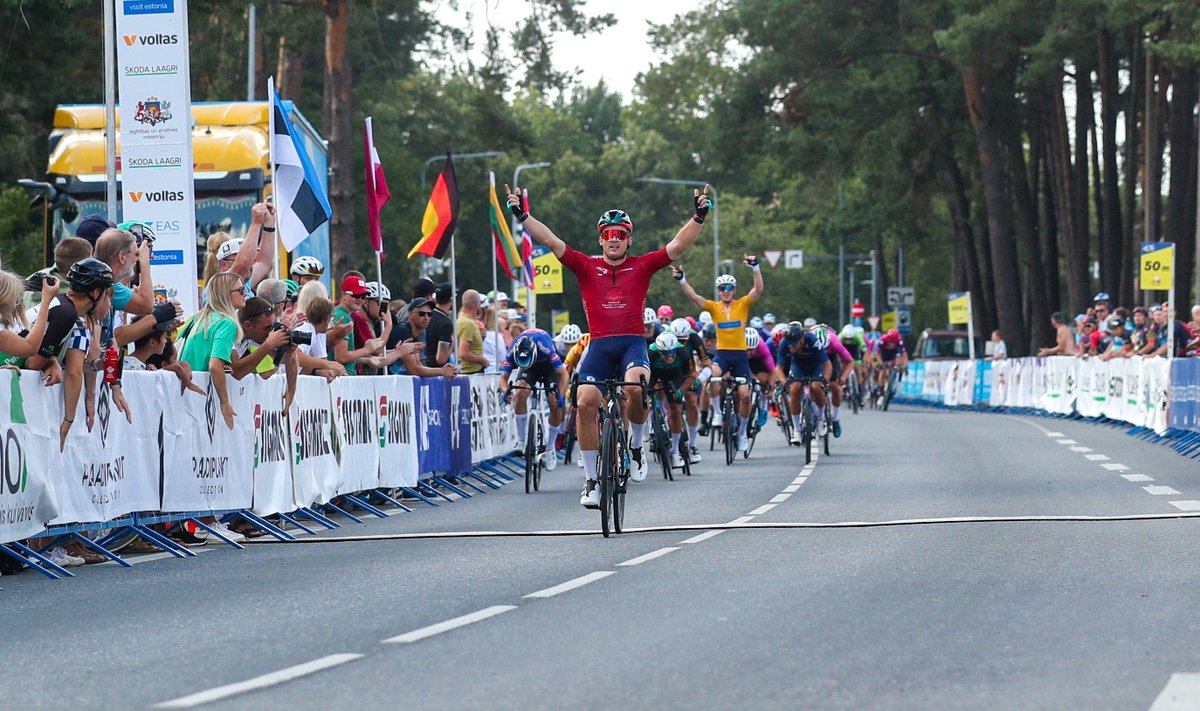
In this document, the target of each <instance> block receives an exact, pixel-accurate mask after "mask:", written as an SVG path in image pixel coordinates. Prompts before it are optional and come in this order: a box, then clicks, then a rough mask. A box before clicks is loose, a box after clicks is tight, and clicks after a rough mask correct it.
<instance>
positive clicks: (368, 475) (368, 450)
mask: <svg viewBox="0 0 1200 711" xmlns="http://www.w3.org/2000/svg"><path fill="white" fill-rule="evenodd" d="M329 390H330V395H331V396H332V397H333V414H334V417H333V421H334V423H335V425H336V427H335V428H334V431H335V432H336V433H337V442H338V459H339V460H340V464H341V472H342V477H341V478H342V480H341V483H340V484H339V485H338V489H337V493H339V494H353V493H354V492H356V491H365V490H367V489H374V488H375V487H377V486H379V455H380V452H381V449H380V445H379V407H378V405H377V404H376V401H375V383H373V382H371V378H338V379H337V380H334V381H333V382H332V383H330V384H329Z"/></svg>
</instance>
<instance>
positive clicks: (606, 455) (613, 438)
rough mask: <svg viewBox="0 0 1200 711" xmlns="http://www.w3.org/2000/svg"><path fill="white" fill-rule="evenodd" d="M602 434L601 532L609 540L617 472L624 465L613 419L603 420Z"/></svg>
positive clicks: (600, 477)
mask: <svg viewBox="0 0 1200 711" xmlns="http://www.w3.org/2000/svg"><path fill="white" fill-rule="evenodd" d="M603 423H604V424H603V427H602V429H601V434H600V454H601V456H600V471H599V472H597V475H598V477H599V480H600V532H601V533H603V534H604V537H605V538H608V537H609V536H610V535H611V534H612V530H613V527H612V513H613V511H612V499H613V492H612V490H613V483H614V482H616V481H617V472H618V471H619V470H620V468H621V466H622V463H621V462H620V461H618V460H620V459H621V450H620V444H619V443H618V441H617V431H616V430H617V427H616V423H615V422H613V421H612V419H611V418H609V417H605V418H604V419H603Z"/></svg>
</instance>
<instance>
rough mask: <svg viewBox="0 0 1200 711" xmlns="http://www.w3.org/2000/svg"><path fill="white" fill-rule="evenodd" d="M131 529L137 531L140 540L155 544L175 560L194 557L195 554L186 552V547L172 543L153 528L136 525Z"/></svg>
mask: <svg viewBox="0 0 1200 711" xmlns="http://www.w3.org/2000/svg"><path fill="white" fill-rule="evenodd" d="M131 528H133V530H134V531H137V533H138V535H139V536H141V537H142V538H145V539H146V540H148V541H150V542H151V543H153V544H155V545H156V546H158V547H159V548H162V549H163V550H164V551H166V552H167V553H170V554H171V555H173V556H175V557H176V558H195V557H196V554H195V553H193V552H191V551H190V550H188V549H187V547H186V546H183V545H180V544H178V543H176V542H175V541H172V540H171V539H170V537H169V536H164V535H163V534H161V533H159V532H158V531H155V530H154V529H153V528H150V527H149V526H143V525H141V524H136V525H134V526H131Z"/></svg>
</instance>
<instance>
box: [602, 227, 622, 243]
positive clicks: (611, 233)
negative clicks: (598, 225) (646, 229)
mask: <svg viewBox="0 0 1200 711" xmlns="http://www.w3.org/2000/svg"><path fill="white" fill-rule="evenodd" d="M600 239H602V240H604V241H605V242H624V241H625V240H627V239H629V233H628V232H626V231H625V230H618V229H608V230H604V231H603V232H601V233H600Z"/></svg>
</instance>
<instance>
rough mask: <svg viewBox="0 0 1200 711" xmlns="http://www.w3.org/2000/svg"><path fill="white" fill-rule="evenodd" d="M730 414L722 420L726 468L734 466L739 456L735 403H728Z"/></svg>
mask: <svg viewBox="0 0 1200 711" xmlns="http://www.w3.org/2000/svg"><path fill="white" fill-rule="evenodd" d="M727 405H728V406H729V407H728V408H726V409H727V412H728V414H726V415H725V417H724V418H722V419H721V438H722V439H724V440H725V466H729V465H730V464H733V458H734V456H735V455H736V454H737V414H736V410H735V409H734V407H733V403H727Z"/></svg>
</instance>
